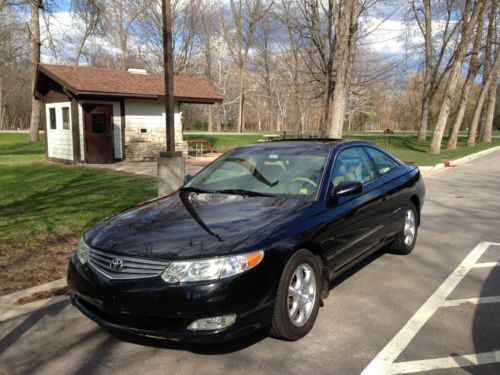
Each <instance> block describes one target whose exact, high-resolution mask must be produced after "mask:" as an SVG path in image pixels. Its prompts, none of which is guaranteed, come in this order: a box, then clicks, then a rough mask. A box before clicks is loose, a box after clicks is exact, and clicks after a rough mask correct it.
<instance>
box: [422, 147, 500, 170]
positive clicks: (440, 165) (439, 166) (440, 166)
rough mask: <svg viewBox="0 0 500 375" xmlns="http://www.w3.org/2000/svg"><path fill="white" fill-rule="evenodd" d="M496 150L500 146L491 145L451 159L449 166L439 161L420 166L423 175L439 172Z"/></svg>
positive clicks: (498, 149) (499, 149) (499, 148)
mask: <svg viewBox="0 0 500 375" xmlns="http://www.w3.org/2000/svg"><path fill="white" fill-rule="evenodd" d="M495 151H500V146H495V147H491V148H488V149H486V150H482V151H478V152H476V153H474V154H470V155H467V156H464V157H461V158H459V159H455V160H450V162H449V166H448V167H447V166H446V165H445V164H444V163H438V164H436V165H432V166H421V167H418V168H419V169H420V171H421V172H422V174H423V175H429V174H432V173H433V172H438V171H440V170H445V169H449V167H457V166H459V165H463V164H465V163H468V162H469V161H472V160H474V159H477V158H479V157H481V156H484V155H488V154H491V153H492V152H495Z"/></svg>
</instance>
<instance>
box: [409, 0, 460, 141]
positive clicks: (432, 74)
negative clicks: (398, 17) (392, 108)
mask: <svg viewBox="0 0 500 375" xmlns="http://www.w3.org/2000/svg"><path fill="white" fill-rule="evenodd" d="M421 2H422V3H423V8H422V7H421V6H419V5H418V4H417V1H415V0H412V2H411V4H412V11H413V17H414V19H415V21H416V23H417V25H418V28H419V30H420V32H421V33H422V36H423V37H424V49H425V73H424V87H423V95H422V103H421V110H420V124H419V128H418V136H417V141H418V142H423V141H425V139H426V137H427V128H428V121H429V107H430V103H431V101H432V99H433V97H434V95H435V94H436V92H437V89H438V88H439V86H440V85H441V81H442V80H443V79H444V77H445V76H446V74H447V72H448V71H449V69H450V68H451V66H452V64H453V58H454V54H450V55H451V58H449V59H448V61H447V63H446V65H445V66H444V68H443V65H444V62H445V60H446V56H447V54H448V48H449V46H450V43H451V42H452V41H453V37H454V36H455V35H456V31H457V28H458V26H459V25H460V23H459V22H454V18H455V17H456V13H457V10H458V4H457V1H456V0H444V1H437V2H434V4H432V2H431V0H422V1H421ZM418 3H420V1H418ZM433 5H434V7H436V8H438V9H436V13H440V12H439V10H440V9H439V8H440V7H442V6H444V14H443V15H441V17H440V18H443V21H444V27H443V30H442V31H441V33H440V34H439V33H438V32H437V31H436V32H435V33H434V34H433V27H432V22H433V14H434V13H433V8H434V7H433ZM422 18H423V19H422ZM435 36H439V41H440V46H439V47H438V48H435V47H436V46H435V40H434V37H435Z"/></svg>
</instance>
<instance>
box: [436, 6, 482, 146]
mask: <svg viewBox="0 0 500 375" xmlns="http://www.w3.org/2000/svg"><path fill="white" fill-rule="evenodd" d="M483 7H484V3H479V2H477V3H475V5H474V10H473V13H472V16H471V17H470V20H469V21H467V15H465V14H464V16H463V17H464V19H463V20H462V23H463V27H462V37H461V39H460V42H459V44H458V46H457V50H456V56H455V61H454V62H453V66H452V69H451V73H450V76H449V77H448V81H447V82H446V89H445V94H444V97H443V102H442V104H441V109H440V110H439V116H438V120H437V123H436V128H435V129H434V134H433V135H432V141H431V144H430V147H429V152H430V153H432V154H439V152H440V151H441V142H442V140H443V133H444V130H445V128H446V123H447V122H448V117H449V115H450V109H451V103H452V101H453V97H454V95H455V94H456V93H455V91H456V89H457V85H458V79H459V77H460V70H461V69H462V64H463V61H464V57H465V53H466V50H467V45H468V44H469V41H470V39H471V35H472V31H473V30H474V28H475V26H476V24H477V22H478V19H479V16H480V14H481V13H482V10H483Z"/></svg>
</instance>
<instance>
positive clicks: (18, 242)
mask: <svg viewBox="0 0 500 375" xmlns="http://www.w3.org/2000/svg"><path fill="white" fill-rule="evenodd" d="M26 139H27V135H26V134H8V133H7V134H6V133H4V134H1V133H0V196H1V200H0V253H1V250H2V248H10V249H14V248H32V247H37V246H42V247H43V243H41V242H40V241H41V239H43V237H44V236H46V235H47V234H51V233H55V234H61V233H63V234H65V235H68V236H71V235H79V234H80V233H81V232H83V231H84V229H85V228H88V227H89V226H90V225H92V224H94V223H96V222H97V221H99V220H101V219H103V218H105V217H106V216H108V215H110V214H112V213H113V212H117V211H119V210H121V209H123V208H126V207H129V206H132V205H134V204H137V203H139V202H141V201H144V200H146V199H149V198H152V197H154V196H155V195H156V182H155V181H154V179H148V178H141V177H132V176H128V175H124V174H121V173H116V172H110V171H104V170H99V169H91V168H84V167H78V166H72V165H63V164H56V163H49V162H45V161H44V159H45V155H44V145H43V143H39V144H28V143H26Z"/></svg>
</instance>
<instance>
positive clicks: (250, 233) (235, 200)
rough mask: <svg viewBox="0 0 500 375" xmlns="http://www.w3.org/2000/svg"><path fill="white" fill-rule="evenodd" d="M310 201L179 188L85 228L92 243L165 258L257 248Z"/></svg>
mask: <svg viewBox="0 0 500 375" xmlns="http://www.w3.org/2000/svg"><path fill="white" fill-rule="evenodd" d="M307 204H308V202H306V201H304V200H302V199H291V198H286V197H249V196H244V195H230V194H218V193H194V192H186V191H180V192H177V193H174V194H172V195H169V196H167V197H163V198H160V199H156V200H154V201H150V202H146V203H144V204H142V205H140V206H137V207H134V208H131V209H128V210H125V211H122V212H121V213H119V214H117V215H115V216H112V217H110V218H108V219H105V220H103V221H102V222H101V223H99V224H98V225H96V226H95V227H94V228H92V229H91V230H89V231H88V232H87V233H86V234H85V236H84V237H85V241H86V242H87V244H88V245H89V246H91V247H92V248H96V249H99V250H104V251H110V252H116V253H120V254H126V255H135V256H141V257H149V258H158V259H165V260H176V259H193V258H205V257H212V256H220V255H227V254H229V253H238V252H243V251H249V250H254V249H255V248H256V246H258V245H259V242H261V241H263V240H264V239H265V238H266V237H268V236H269V235H271V234H272V233H274V232H275V231H277V230H279V228H280V227H282V226H283V225H285V223H286V222H287V219H289V218H291V217H292V216H293V213H295V212H297V211H298V210H300V209H301V208H303V207H304V206H305V205H307Z"/></svg>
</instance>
